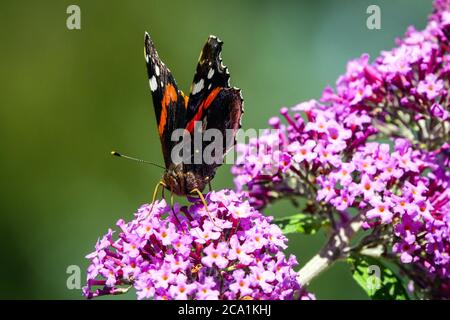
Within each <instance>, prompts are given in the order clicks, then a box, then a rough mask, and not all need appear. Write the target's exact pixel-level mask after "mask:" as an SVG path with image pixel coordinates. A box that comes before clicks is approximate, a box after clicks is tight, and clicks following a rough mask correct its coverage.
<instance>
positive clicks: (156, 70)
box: [155, 64, 159, 77]
mask: <svg viewBox="0 0 450 320" xmlns="http://www.w3.org/2000/svg"><path fill="white" fill-rule="evenodd" d="M155 73H156V75H157V76H158V77H159V67H158V65H157V64H155Z"/></svg>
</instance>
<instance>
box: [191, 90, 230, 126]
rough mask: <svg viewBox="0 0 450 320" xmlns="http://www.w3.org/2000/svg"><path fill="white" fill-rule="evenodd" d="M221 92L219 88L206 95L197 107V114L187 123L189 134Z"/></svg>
mask: <svg viewBox="0 0 450 320" xmlns="http://www.w3.org/2000/svg"><path fill="white" fill-rule="evenodd" d="M221 90H222V88H221V87H217V88H215V89H214V90H213V91H211V93H210V94H209V95H208V97H207V98H206V100H204V101H203V102H202V103H201V104H200V106H199V107H198V110H197V113H196V114H195V116H194V117H193V118H192V119H191V121H189V123H188V124H187V126H186V130H187V131H189V132H192V131H193V130H194V125H195V122H196V121H200V120H201V119H202V117H203V111H204V110H206V109H208V108H209V106H210V105H211V103H212V102H213V101H214V99H215V98H216V97H217V95H218V94H219V92H220V91H221Z"/></svg>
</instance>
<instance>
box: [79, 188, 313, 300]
mask: <svg viewBox="0 0 450 320" xmlns="http://www.w3.org/2000/svg"><path fill="white" fill-rule="evenodd" d="M191 201H192V203H191V204H190V205H189V206H183V207H180V206H178V205H175V206H174V207H171V206H170V205H168V204H167V203H166V202H165V200H161V201H156V202H155V203H154V204H153V205H151V204H150V205H148V204H146V205H143V206H142V207H140V208H139V210H138V211H137V212H136V214H135V218H134V219H133V220H132V221H130V222H128V223H127V222H125V221H123V220H119V221H118V222H117V226H118V228H119V231H118V232H115V231H113V230H109V231H108V233H107V234H106V235H105V236H103V237H102V238H101V239H99V241H98V242H97V244H96V247H95V251H94V252H92V253H91V254H89V255H88V256H87V258H88V259H89V260H90V262H91V264H90V266H89V268H88V283H87V286H86V287H85V288H84V289H83V290H84V294H85V296H86V297H88V298H93V297H98V296H103V295H114V294H119V293H124V292H126V291H128V290H129V289H130V288H133V287H134V289H135V290H136V293H137V297H138V299H163V300H166V299H177V300H180V299H181V300H186V299H199V300H211V299H312V298H314V296H313V295H311V294H309V293H307V292H306V291H304V290H303V289H302V288H301V287H300V286H299V284H298V283H297V281H296V272H295V271H294V267H295V266H296V265H297V261H296V259H295V257H294V256H290V257H286V256H285V255H284V253H283V250H284V249H285V248H286V247H287V245H286V243H287V239H286V237H285V236H284V235H283V234H282V233H281V230H280V228H279V227H277V226H276V225H274V224H272V223H271V220H272V219H271V218H269V217H265V216H263V215H262V214H261V213H259V212H258V211H257V210H255V209H254V208H252V207H251V206H250V205H249V203H248V201H246V200H245V198H244V197H243V196H242V195H238V194H236V193H235V192H234V191H231V190H223V191H219V192H211V193H209V194H208V195H207V196H206V201H207V202H208V211H209V212H208V211H207V210H206V208H205V207H204V205H203V203H202V202H201V201H200V200H197V199H191Z"/></svg>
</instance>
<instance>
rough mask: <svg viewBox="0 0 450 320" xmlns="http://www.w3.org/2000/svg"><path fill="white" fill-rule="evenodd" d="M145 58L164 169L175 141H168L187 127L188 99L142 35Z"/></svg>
mask: <svg viewBox="0 0 450 320" xmlns="http://www.w3.org/2000/svg"><path fill="white" fill-rule="evenodd" d="M144 46H145V47H144V49H145V52H144V55H145V62H146V64H147V74H148V79H149V85H150V91H151V93H152V97H153V106H154V109H155V115H156V123H157V125H158V133H159V137H160V139H161V145H162V149H163V154H164V161H165V163H166V167H168V166H169V165H170V163H171V162H172V161H171V158H170V154H171V150H172V148H173V147H174V145H175V144H176V142H174V141H171V136H172V132H173V131H174V130H175V129H184V128H185V126H186V107H187V97H185V95H184V94H183V92H182V91H181V90H178V87H177V84H176V82H175V78H174V77H173V76H172V73H171V72H170V70H169V68H167V67H166V65H165V64H164V62H162V61H161V59H160V58H159V56H158V52H157V51H156V49H155V46H154V44H153V41H152V39H151V38H150V36H149V35H148V33H145V40H144Z"/></svg>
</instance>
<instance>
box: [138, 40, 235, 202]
mask: <svg viewBox="0 0 450 320" xmlns="http://www.w3.org/2000/svg"><path fill="white" fill-rule="evenodd" d="M222 45H223V42H222V41H221V40H219V39H218V38H217V37H215V36H210V37H209V38H208V40H207V41H206V43H205V45H204V47H203V50H202V51H201V53H200V57H199V60H198V64H197V69H196V72H195V75H194V80H193V82H192V85H191V88H190V93H189V96H187V95H185V94H184V93H183V92H182V91H181V90H180V89H178V86H177V84H176V82H175V78H174V77H173V75H172V73H171V72H170V70H169V68H168V67H167V66H166V65H165V64H164V62H162V60H161V59H160V58H159V56H158V53H157V51H156V48H155V45H154V43H153V41H152V39H151V38H150V36H149V34H148V33H145V41H144V54H145V62H146V65H147V74H148V80H149V85H150V91H151V94H152V98H153V106H154V109H155V115H156V124H157V129H158V133H159V138H160V140H161V146H162V151H163V156H164V163H165V172H164V175H163V177H162V180H161V182H160V184H158V186H157V188H158V187H159V185H162V186H164V187H165V188H166V189H168V190H170V192H171V193H172V194H177V195H190V194H198V195H199V196H200V197H201V198H202V200H203V197H202V193H201V192H202V191H203V190H204V189H205V187H206V186H207V185H209V184H210V182H211V180H212V179H213V178H214V175H215V172H216V170H217V168H218V167H219V166H220V165H221V164H222V162H223V157H224V155H225V154H226V153H227V152H228V151H229V150H230V149H231V148H232V147H233V146H234V145H235V144H236V134H237V132H238V130H239V129H240V128H241V118H242V114H243V112H244V109H243V98H242V95H241V90H240V89H238V88H235V87H230V82H229V81H230V74H229V72H228V69H227V67H225V66H224V65H223V64H222V58H221V50H222ZM180 129H181V130H182V131H183V135H188V136H189V138H191V139H189V140H188V141H191V142H189V147H190V148H191V149H192V150H193V152H192V153H191V155H190V156H188V158H187V159H186V157H185V158H183V161H176V160H174V159H173V158H174V157H173V154H172V151H174V148H175V147H176V145H177V144H178V143H179V141H176V140H174V139H173V136H172V135H173V133H174V132H175V131H176V130H180ZM210 129H213V130H215V131H216V132H217V130H218V131H219V132H220V133H221V134H222V135H223V136H226V137H227V139H226V141H223V142H224V143H223V145H221V148H222V150H221V151H222V152H221V153H219V156H220V155H223V156H220V159H218V160H219V161H214V162H212V163H210V162H206V161H200V162H198V161H194V157H195V153H196V152H198V150H196V146H195V145H194V141H195V137H194V135H195V134H200V135H203V134H204V133H206V132H207V131H208V130H210ZM230 132H231V135H230V134H229V133H230ZM210 143H211V142H210V141H201V145H202V150H205V148H206V147H208V145H209V144H210ZM186 160H188V161H186ZM156 193H157V189H155V193H154V197H155V195H156ZM203 201H204V200H203Z"/></svg>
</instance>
